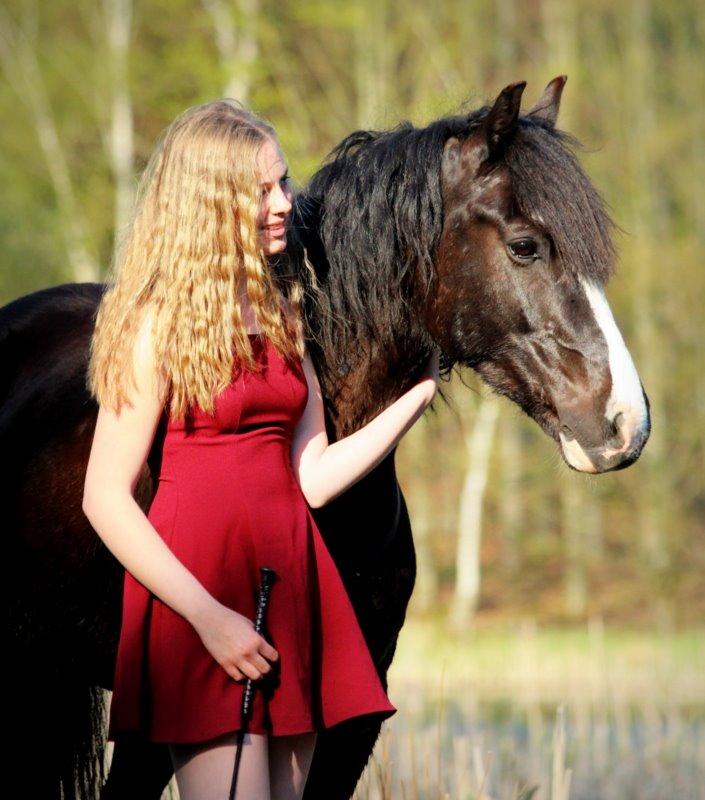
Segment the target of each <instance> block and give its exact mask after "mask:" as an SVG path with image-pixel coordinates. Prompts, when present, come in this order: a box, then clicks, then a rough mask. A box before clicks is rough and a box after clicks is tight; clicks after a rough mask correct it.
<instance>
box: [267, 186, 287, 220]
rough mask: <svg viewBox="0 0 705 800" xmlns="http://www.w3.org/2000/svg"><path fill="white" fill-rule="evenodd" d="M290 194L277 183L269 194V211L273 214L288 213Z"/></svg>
mask: <svg viewBox="0 0 705 800" xmlns="http://www.w3.org/2000/svg"><path fill="white" fill-rule="evenodd" d="M291 208H292V206H291V196H290V193H289V192H285V191H284V190H283V189H282V187H281V184H279V183H278V184H277V185H276V187H275V188H274V189H273V191H272V195H271V211H272V213H273V214H288V213H289V212H290V211H291Z"/></svg>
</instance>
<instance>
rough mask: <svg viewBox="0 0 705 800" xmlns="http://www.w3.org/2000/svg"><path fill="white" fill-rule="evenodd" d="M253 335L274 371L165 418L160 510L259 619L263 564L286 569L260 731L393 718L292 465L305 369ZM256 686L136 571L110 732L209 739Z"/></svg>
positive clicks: (233, 600) (193, 556) (195, 555)
mask: <svg viewBox="0 0 705 800" xmlns="http://www.w3.org/2000/svg"><path fill="white" fill-rule="evenodd" d="M250 341H251V344H252V348H253V353H254V356H255V358H256V359H257V360H258V361H259V362H260V363H263V364H264V365H265V367H266V371H265V372H264V373H261V374H256V373H252V372H248V371H246V370H244V371H242V372H240V371H239V370H237V371H235V370H234V377H233V381H232V383H231V384H230V386H228V387H227V388H226V389H225V390H223V392H221V393H220V394H219V395H218V396H217V397H216V400H215V411H214V413H213V414H212V415H209V414H206V413H205V412H204V411H203V410H202V409H200V408H197V409H196V410H195V412H193V413H192V414H191V415H189V416H187V417H186V419H185V420H182V421H180V422H175V421H173V420H171V419H170V418H169V419H168V420H167V424H166V431H165V435H164V439H163V449H162V453H161V457H162V458H161V468H160V471H159V472H160V474H159V475H158V484H157V491H156V493H155V495H154V498H153V500H152V505H151V506H150V509H149V512H148V518H149V520H150V521H151V523H152V525H153V526H154V527H155V529H156V530H157V531H158V533H159V535H160V536H161V537H162V538H163V539H164V541H165V542H166V543H167V545H168V546H169V547H170V548H171V550H172V551H173V552H174V553H175V554H176V556H177V557H178V558H179V559H180V560H181V561H182V563H183V564H184V565H185V566H186V567H187V568H188V569H189V570H190V571H191V572H192V573H193V574H194V575H195V576H196V577H197V578H198V580H199V581H200V582H201V583H202V584H203V585H204V586H205V588H206V589H207V590H208V591H209V592H210V593H211V594H212V595H213V596H214V597H215V598H216V599H217V600H219V601H220V602H221V603H223V604H224V605H226V606H228V607H229V608H232V609H234V610H236V611H238V612H239V613H241V614H244V615H245V616H246V617H248V618H249V619H251V620H253V621H254V619H255V608H256V596H257V591H258V588H259V583H260V574H259V567H260V566H268V567H272V568H273V569H274V570H275V571H276V573H277V579H276V581H275V582H274V585H273V587H272V589H271V593H270V596H269V605H268V608H267V615H266V626H265V631H264V634H265V637H266V638H267V640H268V641H269V642H270V643H271V644H272V645H273V646H274V647H275V648H276V649H277V650H278V652H279V660H278V662H274V663H273V665H272V666H273V669H272V671H271V672H270V673H268V674H267V675H266V676H265V677H264V678H262V679H261V680H259V681H255V693H254V701H253V706H252V716H251V718H250V720H249V722H248V728H247V729H248V730H249V731H250V732H252V733H260V734H264V733H267V734H269V735H272V736H284V735H288V734H295V733H306V732H311V731H318V730H322V729H324V728H328V727H331V726H333V725H335V724H337V723H339V722H342V721H343V720H346V719H350V718H352V717H357V716H361V715H377V716H376V719H377V720H380V719H385V718H387V717H389V716H391V715H392V714H394V713H395V711H396V708H395V707H394V706H393V705H392V704H391V703H390V702H389V698H388V697H387V695H386V693H385V691H384V688H383V686H382V684H381V681H380V679H379V677H378V675H377V672H376V670H375V667H374V664H373V662H372V657H371V655H370V652H369V650H368V648H367V644H366V642H365V639H364V637H363V634H362V631H361V629H360V626H359V624H358V621H357V617H356V616H355V611H354V609H353V607H352V605H351V603H350V600H349V598H348V595H347V593H346V591H345V587H344V585H343V583H342V580H341V578H340V575H339V573H338V571H337V568H336V566H335V563H334V562H333V560H332V558H331V556H330V554H329V552H328V550H327V548H326V546H325V543H324V542H323V539H322V537H321V534H320V532H319V531H318V529H317V527H316V524H315V522H314V519H313V516H312V514H311V511H310V508H309V506H308V504H307V503H306V499H305V498H304V496H303V494H302V492H301V489H300V487H299V484H298V482H297V480H296V477H295V475H294V472H293V469H292V466H291V459H290V448H291V437H292V433H293V430H294V428H295V426H296V423H297V421H298V420H299V419H300V417H301V415H302V413H303V410H304V408H305V405H306V400H307V397H308V387H307V383H306V377H305V375H304V372H303V369H302V367H301V363H300V362H298V361H297V362H295V363H293V364H292V363H291V362H287V361H286V360H285V359H284V358H283V357H282V356H281V355H280V354H279V352H278V351H277V350H276V348H275V347H274V346H273V345H272V344H271V342H269V340H268V339H266V338H265V337H264V335H263V334H250ZM244 687H245V684H244V681H243V682H240V683H238V682H236V681H235V680H234V679H233V678H231V677H230V676H229V675H228V674H227V673H226V672H225V670H224V669H223V668H222V667H221V666H220V664H218V662H217V661H216V660H215V659H214V658H213V657H212V656H211V654H210V653H209V652H208V650H206V648H205V646H204V645H203V643H202V641H201V639H200V637H199V636H198V634H197V633H196V630H195V629H194V628H193V627H192V625H191V624H190V623H189V622H188V621H187V620H186V619H185V618H184V617H182V616H181V615H180V614H178V613H176V612H175V611H173V610H172V609H171V608H170V607H169V606H167V605H166V604H164V603H162V602H161V601H160V600H159V599H158V598H157V597H156V596H155V595H153V594H152V593H151V592H150V591H149V590H148V589H147V588H146V587H144V586H143V585H142V584H141V583H139V582H138V581H137V580H136V579H135V578H134V577H133V576H132V575H131V574H130V573H129V572H126V573H125V581H124V591H123V615H122V627H121V630H120V641H119V645H118V653H117V662H116V667H115V679H114V686H113V696H112V701H111V705H110V717H109V727H108V738H109V739H110V740H116V739H117V738H119V737H120V736H122V735H123V734H135V733H137V734H140V735H142V736H144V737H146V738H147V739H149V740H151V741H155V742H198V741H204V740H207V739H211V738H213V737H215V736H219V735H221V734H224V733H228V732H232V731H236V730H239V729H240V727H241V716H240V707H241V703H242V695H243V692H244ZM373 718H374V717H372V718H370V719H373Z"/></svg>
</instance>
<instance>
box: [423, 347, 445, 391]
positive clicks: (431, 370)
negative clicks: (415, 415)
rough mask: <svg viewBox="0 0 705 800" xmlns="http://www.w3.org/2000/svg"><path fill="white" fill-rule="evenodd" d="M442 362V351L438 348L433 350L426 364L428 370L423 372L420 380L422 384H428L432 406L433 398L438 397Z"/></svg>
mask: <svg viewBox="0 0 705 800" xmlns="http://www.w3.org/2000/svg"><path fill="white" fill-rule="evenodd" d="M440 360H441V351H440V349H439V348H438V347H436V348H434V349H433V352H432V353H431V356H430V358H429V359H428V362H427V363H426V369H425V370H424V371H423V373H422V375H421V377H420V378H419V383H420V384H428V390H429V396H428V403H429V404H430V403H431V402H432V400H433V398H434V397H435V396H436V390H437V389H438V379H439V378H438V373H439V369H440Z"/></svg>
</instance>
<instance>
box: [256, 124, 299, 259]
mask: <svg viewBox="0 0 705 800" xmlns="http://www.w3.org/2000/svg"><path fill="white" fill-rule="evenodd" d="M257 169H258V172H259V180H260V204H259V214H258V216H257V234H258V237H259V242H260V244H261V246H262V250H263V251H264V254H265V255H268V256H271V255H274V254H275V253H281V252H282V250H284V249H285V248H286V226H287V222H288V220H289V214H290V213H291V201H292V197H293V193H292V191H291V186H290V185H289V175H288V170H287V165H286V161H285V160H284V156H283V154H282V152H281V150H280V149H279V147H278V146H277V144H276V143H275V142H273V141H272V140H271V139H265V141H264V143H263V144H262V147H261V148H260V150H259V153H258V154H257Z"/></svg>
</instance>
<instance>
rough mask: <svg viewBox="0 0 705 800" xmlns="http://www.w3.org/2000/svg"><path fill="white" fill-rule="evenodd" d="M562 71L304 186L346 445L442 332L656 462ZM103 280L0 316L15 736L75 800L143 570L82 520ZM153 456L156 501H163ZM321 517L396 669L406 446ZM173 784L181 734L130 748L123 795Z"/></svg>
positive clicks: (512, 389) (318, 784)
mask: <svg viewBox="0 0 705 800" xmlns="http://www.w3.org/2000/svg"><path fill="white" fill-rule="evenodd" d="M564 82H565V80H564V79H563V78H558V79H555V80H554V81H552V82H551V83H550V84H549V86H548V87H547V89H546V92H545V93H544V95H543V97H542V98H541V100H540V101H539V103H538V104H537V105H536V106H535V107H534V109H532V111H531V112H529V114H528V115H526V116H524V117H521V118H519V117H518V111H519V99H520V96H521V91H522V90H523V84H515V85H512V86H510V87H507V88H506V89H505V90H504V91H503V92H502V93H501V94H500V95H499V97H498V98H497V101H496V102H495V104H494V105H493V107H492V108H484V109H480V110H479V111H478V112H474V113H472V114H470V115H467V116H466V117H454V118H446V119H444V120H439V121H438V122H436V123H433V124H432V125H431V126H429V127H428V128H425V129H420V130H417V129H413V128H411V126H405V127H402V128H400V129H397V130H396V131H392V132H387V133H383V134H370V133H359V134H353V135H352V136H351V137H349V138H348V139H347V140H346V141H345V142H343V143H342V144H341V145H340V147H339V148H338V149H337V151H336V153H335V157H334V158H333V159H332V160H331V161H330V162H329V163H328V164H327V165H326V166H324V167H323V168H322V169H321V170H320V171H319V173H317V175H316V176H315V177H314V179H313V181H312V182H311V184H310V186H309V187H308V188H307V190H306V191H305V192H304V193H302V194H301V195H300V196H299V197H298V198H297V202H296V210H295V216H294V226H295V229H296V232H297V234H298V240H299V243H298V245H297V247H299V248H301V250H300V252H303V248H305V250H306V252H307V253H308V256H309V258H310V260H311V261H312V263H313V265H314V267H315V271H316V273H317V277H318V282H319V283H320V286H321V289H322V295H321V305H316V306H314V305H312V304H310V303H309V304H308V305H307V307H306V325H307V329H308V332H309V334H310V341H311V344H310V348H309V349H310V352H311V354H312V357H313V359H314V362H315V364H316V368H317V370H318V372H319V377H320V380H321V386H322V389H323V394H324V398H325V404H326V417H327V425H328V431H329V437H330V438H331V440H333V439H336V438H340V437H342V436H345V435H347V434H349V433H350V432H352V431H353V430H355V429H356V428H358V427H359V426H360V425H362V424H364V423H365V422H366V421H367V420H369V419H370V418H372V417H373V416H374V415H375V414H376V413H378V412H379V410H381V409H382V408H383V407H384V406H386V405H387V404H388V403H389V402H390V401H391V400H392V399H394V397H396V396H398V395H399V394H400V393H401V392H402V391H403V390H404V389H405V388H406V387H407V386H408V385H409V384H410V383H412V382H413V381H414V380H415V379H416V376H417V375H418V373H419V372H420V370H421V369H422V367H423V364H424V363H425V361H426V360H427V358H428V355H429V352H430V349H431V347H432V346H433V345H434V343H436V344H438V345H440V346H441V348H442V350H443V354H444V357H443V366H444V368H445V369H449V368H450V366H451V365H452V364H453V363H456V362H461V363H464V364H466V365H469V366H472V367H473V368H475V369H476V370H477V371H478V372H479V373H480V375H481V376H482V377H483V378H484V379H485V380H486V382H487V383H489V384H490V385H492V386H493V387H494V388H495V389H496V390H497V391H499V392H500V393H503V394H505V395H507V396H508V397H510V399H512V400H513V401H514V402H516V403H518V404H519V405H520V406H521V407H522V408H523V409H524V410H525V411H526V412H527V413H529V414H530V415H531V416H532V417H533V418H534V419H535V420H536V421H537V422H538V423H539V424H540V425H541V426H542V427H543V429H544V430H545V431H546V432H547V433H548V434H549V435H550V436H552V437H553V438H554V439H555V440H556V441H557V442H558V443H559V445H560V447H561V452H562V454H563V456H564V458H565V459H566V461H567V462H568V463H569V464H570V465H571V466H572V467H573V468H575V469H579V470H582V471H587V472H603V471H607V470H610V469H618V468H621V467H623V466H626V465H628V464H629V463H632V462H633V461H634V460H635V459H636V458H637V457H638V455H639V453H640V451H641V449H642V447H643V445H644V443H645V441H646V438H647V436H648V431H649V418H648V406H647V403H646V398H645V395H644V394H643V390H642V389H641V385H640V383H639V381H638V378H637V376H636V372H635V371H634V368H633V364H632V363H631V360H630V359H629V355H628V353H627V351H626V348H625V347H624V344H623V342H622V341H621V337H620V336H619V332H618V331H617V329H616V326H614V322H613V320H612V318H611V315H610V314H609V308H608V307H607V306H606V302H605V301H604V297H603V295H602V294H601V286H602V284H603V283H604V281H605V279H606V277H607V275H608V272H609V269H610V261H611V256H612V252H611V245H610V242H609V237H608V228H609V220H608V218H607V216H606V215H605V214H604V212H603V210H602V207H601V204H600V202H599V198H598V197H597V195H596V194H595V193H594V191H593V190H592V187H591V185H590V183H589V181H588V180H587V178H586V177H585V176H584V175H583V173H582V172H581V171H580V169H579V167H578V165H577V162H575V161H574V159H573V157H572V155H570V154H569V153H568V151H567V150H566V149H565V148H564V146H563V144H562V139H561V137H560V136H559V134H558V132H556V131H554V122H555V117H556V114H557V111H558V104H559V100H560V92H561V90H562V88H563V84H564ZM542 159H543V161H546V160H547V159H548V161H549V162H550V163H548V164H546V170H544V172H545V173H547V174H544V173H541V170H540V167H541V164H542ZM532 187H533V188H534V189H536V188H538V189H540V191H538V192H535V191H533V190H532ZM571 231H572V232H573V233H575V234H579V241H577V242H576V241H572V240H571V234H570V232H571ZM304 273H305V270H304V271H302V274H304ZM102 288H103V287H102V286H101V285H99V284H78V285H66V286H62V287H55V288H53V289H48V290H44V291H41V292H37V293H35V294H33V295H29V296H27V297H24V298H20V299H19V300H17V301H15V302H14V303H11V304H10V305H8V306H6V307H5V308H4V309H1V310H0V357H1V358H2V363H3V369H2V374H1V376H0V404H1V405H0V446H1V450H0V453H1V460H2V469H3V472H4V474H3V475H2V486H3V489H4V490H5V491H7V496H6V502H5V503H4V508H5V513H6V518H7V516H9V533H10V537H9V540H10V554H9V560H8V564H9V565H10V569H9V570H8V572H9V575H8V578H9V580H8V586H9V592H10V601H11V603H10V609H11V615H10V631H11V634H12V635H13V636H14V641H13V642H12V652H13V659H12V675H11V680H12V681H13V682H14V686H15V687H16V691H15V695H14V698H13V702H12V703H11V717H12V719H11V728H10V729H11V730H12V732H13V734H16V736H15V738H16V739H17V741H18V742H19V743H20V747H19V748H18V752H17V753H16V754H15V765H16V766H15V768H16V770H24V771H25V774H26V775H27V777H28V781H29V782H30V783H29V785H30V786H31V789H30V790H29V791H27V792H26V793H27V794H29V795H31V796H37V797H43V798H53V797H57V798H58V797H59V796H60V791H59V785H60V784H61V785H62V786H63V796H64V797H67V798H68V797H72V796H74V790H73V788H72V787H73V783H74V773H76V774H77V775H78V776H79V784H80V786H79V790H78V794H79V795H82V796H90V791H91V786H92V785H94V784H96V783H97V782H98V780H97V778H96V775H95V774H92V773H91V765H92V763H93V762H92V761H91V754H95V753H96V752H100V748H101V745H102V740H101V733H102V731H101V728H100V726H99V725H98V722H99V720H97V719H96V718H95V715H96V713H97V712H99V711H100V697H99V693H98V690H97V689H96V687H100V686H102V687H106V688H110V685H111V680H112V668H113V661H114V657H115V652H116V647H117V641H118V634H119V619H120V601H121V591H120V587H121V578H122V569H121V567H120V565H119V564H118V563H117V562H116V561H115V559H113V558H112V557H111V556H110V554H109V553H108V552H107V550H106V549H105V547H104V546H103V545H102V543H101V542H100V540H99V539H98V537H96V535H95V533H94V532H93V530H92V529H91V527H90V525H89V524H88V522H87V520H86V519H85V516H84V515H83V513H82V511H81V501H82V488H83V478H84V475H85V466H86V462H87V459H88V453H89V450H90V445H91V440H92V433H93V427H94V423H95V416H96V412H97V408H96V406H95V404H94V403H93V402H92V400H91V399H90V397H89V395H88V392H87V390H86V383H85V375H86V367H87V359H88V346H89V341H90V336H91V332H92V326H93V319H94V315H95V311H96V309H97V306H98V303H99V300H100V296H101V293H102ZM149 463H150V461H149V460H148V464H147V467H146V468H145V471H144V475H143V477H142V479H141V480H140V482H139V484H138V486H137V489H136V493H135V495H136V498H137V500H138V502H140V504H141V505H142V507H143V508H145V509H146V508H147V507H148V505H149V502H150V500H151V496H152V485H151V476H150V471H149ZM314 513H315V515H316V521H317V523H318V525H319V527H320V529H321V532H322V535H323V537H324V539H325V541H326V544H327V546H328V547H329V549H330V551H331V554H332V556H333V558H334V560H335V562H336V564H337V566H338V569H339V570H340V573H341V575H342V578H343V580H344V582H345V585H346V588H347V590H348V593H349V595H350V598H351V600H352V603H353V606H354V607H355V610H356V612H357V615H358V617H359V620H360V623H361V626H362V628H363V631H364V633H365V636H366V638H367V642H368V645H369V647H370V650H371V652H372V655H373V658H374V660H375V663H376V664H377V667H378V669H379V672H380V675H381V677H382V680H383V682H384V683H385V684H386V673H387V670H388V668H389V666H390V664H391V661H392V657H393V654H394V649H395V646H396V641H397V636H398V634H399V631H400V629H401V627H402V624H403V621H404V615H405V612H406V606H407V603H408V600H409V598H410V595H411V591H412V588H413V583H414V575H415V562H414V548H413V542H412V538H411V528H410V524H409V517H408V514H407V510H406V506H405V503H404V499H403V495H402V493H401V491H400V488H399V485H398V483H397V480H396V475H395V470H394V454H393V453H392V454H390V455H389V456H388V457H387V458H386V459H385V460H384V462H382V463H381V464H380V465H379V466H378V467H377V468H376V469H375V470H373V471H372V472H371V473H370V474H369V475H368V476H366V477H365V478H364V479H363V480H361V481H360V482H359V483H358V484H356V485H355V486H353V487H352V488H351V489H350V490H349V491H348V492H346V493H345V494H344V495H342V496H341V497H339V498H337V499H336V500H335V501H333V502H332V503H330V504H329V505H328V506H326V507H324V508H321V509H316V510H315V512H314ZM378 732H379V728H378V727H372V728H365V727H364V726H363V725H362V724H361V723H360V722H359V721H355V720H353V721H351V722H350V723H349V724H345V725H342V726H339V727H337V728H334V729H331V730H328V731H323V732H321V733H320V735H319V737H318V744H317V747H316V751H315V754H314V761H313V764H312V767H311V772H310V776H309V781H308V784H307V788H306V795H305V797H306V798H307V800H311V798H324V797H325V798H326V799H327V800H328V799H330V800H335V798H340V799H341V800H343V798H348V797H349V796H350V795H351V794H352V791H353V788H354V786H355V784H356V782H357V780H358V778H359V776H360V774H361V772H362V770H363V768H364V766H365V763H366V762H367V760H368V758H369V755H370V753H371V751H372V748H373V746H374V742H375V740H376V738H377V735H378ZM27 743H31V747H30V748H29V749H28V750H25V749H24V748H25V746H26V744H27ZM170 776H171V764H170V762H169V759H168V755H167V751H166V747H165V746H163V745H151V744H149V743H140V742H138V741H135V742H133V743H122V742H121V743H120V744H119V745H118V746H117V747H116V749H115V753H114V756H113V762H112V767H111V772H110V776H109V779H108V782H107V783H106V785H105V788H104V791H103V794H102V797H103V798H107V797H111V798H112V797H119V798H127V797H129V798H154V799H155V800H156V798H158V797H159V795H160V793H161V790H162V788H163V787H164V785H165V784H166V782H167V781H168V779H169V777H170Z"/></svg>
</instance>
